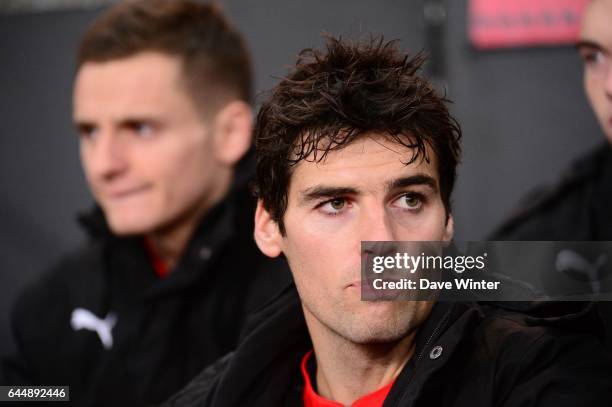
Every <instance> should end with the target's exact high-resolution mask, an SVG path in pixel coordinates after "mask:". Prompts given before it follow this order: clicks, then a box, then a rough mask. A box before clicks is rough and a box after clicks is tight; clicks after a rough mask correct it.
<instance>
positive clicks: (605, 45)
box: [578, 0, 612, 142]
mask: <svg viewBox="0 0 612 407" xmlns="http://www.w3.org/2000/svg"><path fill="white" fill-rule="evenodd" d="M610 21H612V0H593V1H591V2H590V3H589V5H588V6H587V9H586V11H585V14H584V17H583V20H582V31H581V33H580V41H579V42H578V50H579V52H580V56H581V57H582V60H583V61H584V87H585V90H586V94H587V96H588V98H589V101H590V103H591V107H592V108H593V110H594V111H595V115H596V116H597V119H598V120H599V124H600V125H601V127H602V129H603V131H604V133H605V135H606V137H607V138H608V141H610V142H612V64H611V63H610V58H611V55H610V53H611V52H612V24H610Z"/></svg>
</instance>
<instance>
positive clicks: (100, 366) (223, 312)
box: [0, 188, 290, 406]
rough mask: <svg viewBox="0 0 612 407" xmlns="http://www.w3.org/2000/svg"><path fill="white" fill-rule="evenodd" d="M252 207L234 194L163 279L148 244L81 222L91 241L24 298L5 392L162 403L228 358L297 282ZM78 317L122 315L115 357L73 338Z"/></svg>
mask: <svg viewBox="0 0 612 407" xmlns="http://www.w3.org/2000/svg"><path fill="white" fill-rule="evenodd" d="M253 204H254V202H253V200H252V199H251V198H250V194H249V192H248V190H247V189H246V188H237V189H235V190H233V191H232V192H231V193H230V195H229V196H228V197H227V198H226V199H225V200H224V201H223V202H222V203H220V204H219V205H217V206H216V207H214V208H212V209H211V211H210V212H209V213H208V214H207V216H206V217H205V219H203V220H202V222H201V224H200V225H199V226H198V228H197V230H196V232H195V233H194V236H193V238H192V239H191V241H190V243H189V244H188V247H187V248H186V250H185V253H184V255H183V256H182V257H181V259H180V260H179V262H178V264H177V266H176V268H175V269H174V270H173V271H172V272H171V273H170V275H169V276H168V277H166V278H164V279H160V278H159V277H158V276H157V275H156V273H155V271H154V269H153V267H152V265H151V262H150V259H149V258H148V256H147V253H146V251H145V249H144V246H143V243H142V239H141V238H118V237H115V236H113V235H112V234H111V233H110V231H109V230H108V228H107V227H106V224H105V222H104V218H103V216H102V214H101V212H100V211H99V210H97V211H96V213H94V214H93V215H91V216H88V217H86V218H84V219H83V224H84V226H85V227H86V228H87V229H88V231H89V233H90V235H91V237H92V239H91V241H90V242H89V243H88V244H87V245H86V246H85V247H83V248H81V249H80V250H78V251H77V252H76V253H74V254H73V255H71V256H69V257H67V258H66V259H64V260H63V262H62V263H61V264H59V265H58V266H57V267H55V268H54V269H53V270H52V271H51V272H49V273H47V274H45V275H44V277H43V278H42V279H41V280H40V281H38V282H36V283H35V284H33V285H32V286H31V287H29V288H28V289H27V290H26V291H25V292H24V293H23V294H22V295H21V296H20V297H19V298H18V301H17V302H16V304H15V306H14V311H13V313H12V329H13V332H14V335H15V340H16V344H17V347H18V352H19V353H18V354H17V355H13V356H11V357H8V358H5V359H4V360H3V363H2V372H0V373H1V374H2V375H1V376H2V377H1V379H2V380H1V384H6V385H9V384H10V385H17V384H33V385H69V386H70V391H71V400H72V405H75V406H144V405H150V404H154V403H160V402H162V401H164V400H165V399H167V398H168V397H169V396H170V395H172V394H173V393H175V392H176V391H178V390H179V389H180V388H182V387H183V386H185V384H187V383H188V382H189V380H191V379H192V378H193V377H194V376H195V375H196V374H197V373H198V372H200V371H201V370H202V369H203V368H204V367H205V366H207V365H209V364H210V363H212V362H214V361H215V360H217V359H218V358H219V357H220V356H222V355H224V354H226V353H227V352H229V351H230V350H231V349H233V348H234V347H235V345H236V343H237V341H238V339H239V335H240V331H241V328H242V326H243V324H244V321H245V317H246V315H247V314H248V313H249V312H251V311H253V310H255V309H256V308H257V307H259V306H260V305H262V304H263V303H264V302H265V301H267V300H269V299H270V298H271V297H272V296H273V294H274V293H275V292H277V291H279V290H280V289H281V288H282V287H283V286H284V285H286V284H287V283H288V282H289V281H290V274H289V272H288V267H287V265H286V263H285V262H284V260H278V261H276V262H272V261H270V260H269V259H267V258H265V257H264V256H263V255H262V254H261V253H260V252H259V250H258V249H257V247H256V246H255V243H254V241H253V237H252V225H253V210H254V207H253ZM76 308H83V309H86V310H88V311H91V312H92V313H93V314H95V315H96V316H97V317H99V318H103V317H105V316H106V315H107V314H108V313H110V312H112V313H115V314H116V316H117V323H116V325H115V326H114V328H113V330H112V336H113V344H112V347H111V348H110V349H105V348H104V347H103V346H102V342H101V339H100V338H99V337H98V334H97V333H96V332H95V331H91V330H86V329H81V330H74V329H73V328H72V327H71V315H72V312H73V310H75V309H76Z"/></svg>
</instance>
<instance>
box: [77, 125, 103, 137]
mask: <svg viewBox="0 0 612 407" xmlns="http://www.w3.org/2000/svg"><path fill="white" fill-rule="evenodd" d="M77 131H78V133H79V137H80V138H81V139H83V140H93V139H94V138H96V136H97V134H98V129H97V128H96V127H94V126H80V127H79V128H78V129H77Z"/></svg>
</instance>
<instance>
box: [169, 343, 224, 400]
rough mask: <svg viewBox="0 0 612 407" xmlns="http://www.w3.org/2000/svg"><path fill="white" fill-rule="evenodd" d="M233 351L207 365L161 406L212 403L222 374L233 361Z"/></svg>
mask: <svg viewBox="0 0 612 407" xmlns="http://www.w3.org/2000/svg"><path fill="white" fill-rule="evenodd" d="M233 356H234V353H233V352H230V353H228V354H227V355H225V356H223V357H221V358H219V359H218V360H217V361H216V362H214V363H213V364H212V365H210V366H208V367H206V368H205V369H204V370H203V371H202V372H200V373H199V374H198V375H197V376H196V377H195V378H193V379H192V380H191V382H189V384H187V386H185V387H184V388H183V389H181V390H180V391H179V392H178V393H176V394H175V395H173V396H172V397H170V398H169V399H168V400H166V402H164V403H163V404H162V405H161V406H160V407H195V406H198V407H204V406H208V405H212V401H211V400H212V398H213V396H214V390H215V388H216V384H217V383H218V381H219V379H220V377H221V375H222V374H223V372H224V371H225V369H226V367H227V365H228V364H230V362H231V361H232V358H233Z"/></svg>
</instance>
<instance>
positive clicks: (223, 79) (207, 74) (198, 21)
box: [77, 0, 252, 109]
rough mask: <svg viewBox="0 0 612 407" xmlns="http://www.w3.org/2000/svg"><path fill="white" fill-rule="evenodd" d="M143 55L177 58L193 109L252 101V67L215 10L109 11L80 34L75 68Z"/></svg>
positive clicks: (139, 3) (175, 5)
mask: <svg viewBox="0 0 612 407" xmlns="http://www.w3.org/2000/svg"><path fill="white" fill-rule="evenodd" d="M143 51H158V52H162V53H166V54H168V55H172V56H177V57H178V58H180V59H181V61H182V63H183V74H184V79H186V83H185V85H186V86H187V89H188V90H189V92H191V94H192V96H193V97H194V101H195V102H196V104H197V105H198V106H200V105H202V106H203V107H205V108H207V109H208V108H209V107H213V108H216V107H218V106H219V104H220V103H223V102H224V101H223V100H219V99H223V98H226V97H232V98H238V99H241V100H244V101H246V102H249V101H250V100H251V92H252V90H251V86H252V84H251V62H250V57H249V53H248V51H247V48H246V46H245V44H244V41H243V39H242V37H241V35H240V34H239V33H238V32H237V31H236V30H235V29H234V28H233V27H232V26H230V24H229V23H228V22H227V20H226V19H225V18H224V17H223V15H222V14H221V12H220V10H219V8H218V7H217V6H215V5H210V4H200V3H198V2H196V1H193V0H131V1H126V2H123V3H121V4H118V5H116V6H114V7H111V8H110V9H109V10H107V11H106V12H105V13H103V14H102V15H101V16H100V17H98V18H97V19H96V20H95V21H94V22H93V24H92V25H91V26H90V27H89V28H88V29H87V31H86V32H85V34H84V36H83V38H82V40H81V43H80V46H79V49H78V55H77V60H78V66H79V67H80V66H81V65H83V64H84V63H86V62H105V61H109V60H114V59H120V58H125V57H129V56H132V55H134V54H137V53H139V52H143Z"/></svg>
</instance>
